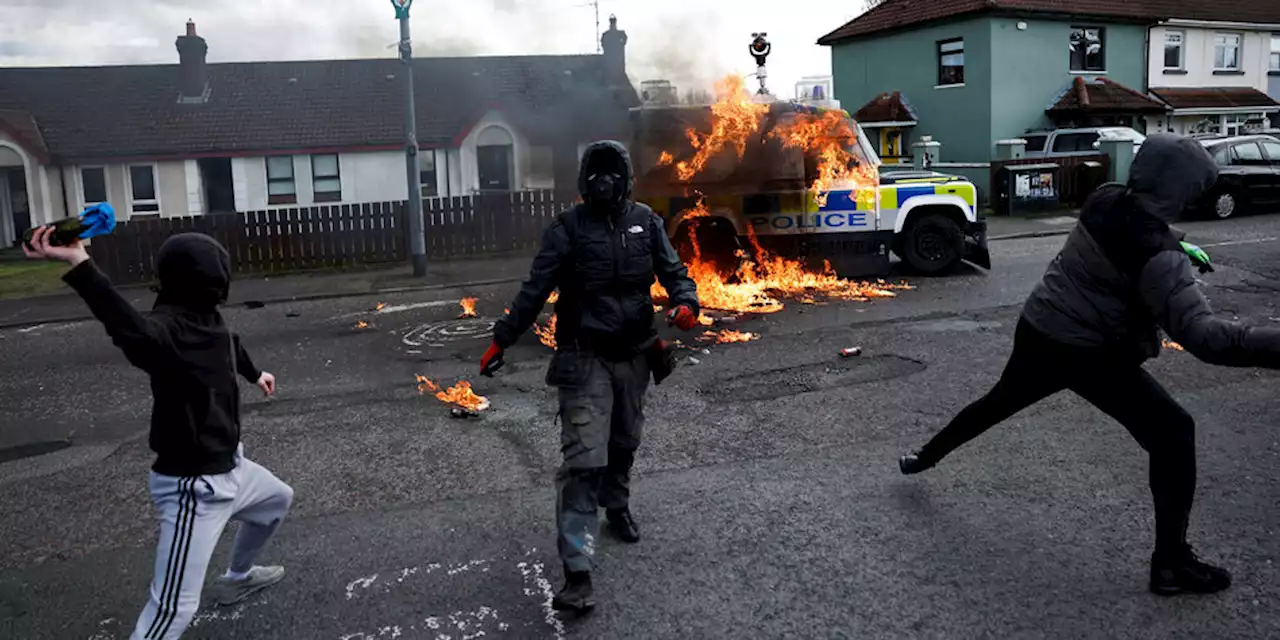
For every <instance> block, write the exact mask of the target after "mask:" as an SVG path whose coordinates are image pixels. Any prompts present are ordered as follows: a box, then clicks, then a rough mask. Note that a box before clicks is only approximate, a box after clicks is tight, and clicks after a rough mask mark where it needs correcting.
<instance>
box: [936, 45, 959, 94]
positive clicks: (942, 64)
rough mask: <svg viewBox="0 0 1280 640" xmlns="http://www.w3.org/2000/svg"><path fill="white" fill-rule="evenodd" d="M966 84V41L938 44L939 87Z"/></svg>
mask: <svg viewBox="0 0 1280 640" xmlns="http://www.w3.org/2000/svg"><path fill="white" fill-rule="evenodd" d="M956 84H964V39H963V38H959V39H956V40H943V41H942V42H939V43H938V86H940V87H945V86H948V85H956Z"/></svg>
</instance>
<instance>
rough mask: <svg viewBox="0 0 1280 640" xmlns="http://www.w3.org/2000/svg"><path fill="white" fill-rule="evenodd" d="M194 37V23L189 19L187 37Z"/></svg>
mask: <svg viewBox="0 0 1280 640" xmlns="http://www.w3.org/2000/svg"><path fill="white" fill-rule="evenodd" d="M195 35H196V23H195V22H194V21H193V20H192V19H191V18H187V36H188V37H193V36H195Z"/></svg>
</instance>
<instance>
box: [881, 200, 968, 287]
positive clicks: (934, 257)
mask: <svg viewBox="0 0 1280 640" xmlns="http://www.w3.org/2000/svg"><path fill="white" fill-rule="evenodd" d="M897 254H898V256H899V257H901V258H902V260H903V261H904V262H906V263H907V266H908V267H909V268H910V269H911V270H912V271H914V272H916V273H920V274H923V275H930V276H932V275H942V274H946V273H950V272H951V271H953V270H954V269H955V268H956V267H957V266H958V265H959V264H960V260H961V257H962V256H963V255H964V233H963V232H962V231H961V230H960V227H959V226H958V225H956V223H955V221H954V220H952V219H951V218H949V217H947V216H945V215H943V214H940V213H930V214H926V215H924V216H921V217H918V218H915V219H913V220H911V222H910V223H909V224H908V225H907V228H906V229H905V230H904V231H903V237H902V239H901V241H900V242H899V248H898V251H897Z"/></svg>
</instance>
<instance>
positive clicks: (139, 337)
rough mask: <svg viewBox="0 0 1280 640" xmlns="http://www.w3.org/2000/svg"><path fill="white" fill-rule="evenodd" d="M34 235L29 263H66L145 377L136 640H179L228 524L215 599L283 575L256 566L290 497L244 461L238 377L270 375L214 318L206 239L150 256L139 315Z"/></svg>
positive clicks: (94, 270)
mask: <svg viewBox="0 0 1280 640" xmlns="http://www.w3.org/2000/svg"><path fill="white" fill-rule="evenodd" d="M52 230H53V229H52V227H46V228H43V229H38V230H36V232H35V233H34V234H33V236H32V238H31V242H30V246H29V247H24V248H23V250H24V251H25V252H26V254H27V256H28V257H30V258H43V259H47V260H61V261H64V262H67V263H68V264H70V265H71V270H70V271H68V272H67V273H66V275H65V276H63V280H65V281H66V282H67V284H69V285H71V287H72V288H73V289H75V291H76V293H78V294H80V297H81V298H83V299H84V301H85V303H86V304H88V306H89V310H90V311H91V312H93V315H94V317H96V318H97V319H98V321H100V322H101V323H102V325H103V327H105V328H106V330H107V334H108V335H110V336H111V340H112V342H114V343H115V345H116V346H117V347H119V348H120V350H121V351H123V352H124V355H125V357H126V358H127V359H128V360H129V362H130V363H132V364H133V365H134V366H135V367H138V368H139V369H142V370H143V371H145V372H146V373H147V374H148V376H149V377H150V378H151V394H152V396H153V397H154V404H153V406H152V410H151V449H152V451H154V452H155V453H156V461H155V463H154V464H153V465H152V467H151V478H150V489H151V498H152V500H153V501H154V502H155V505H156V510H157V512H158V514H159V516H160V540H159V545H158V548H157V551H156V561H155V574H154V577H153V578H152V582H151V588H150V591H149V593H150V599H149V600H148V602H147V605H146V607H145V608H144V609H143V611H142V614H141V615H140V616H139V617H138V622H137V625H136V627H135V629H134V632H133V635H132V636H131V637H132V639H133V640H142V639H146V640H153V639H156V640H160V639H165V638H178V637H180V636H181V635H182V632H183V631H184V630H185V629H186V628H187V625H188V624H189V623H190V622H191V618H192V616H194V615H195V612H196V609H197V608H199V605H200V592H201V590H202V587H203V585H204V577H205V570H206V569H207V568H208V565H209V559H210V556H212V554H213V548H214V545H216V544H217V542H218V538H219V537H220V536H221V535H222V530H223V528H224V527H226V524H227V522H228V521H229V520H237V521H239V522H240V523H241V526H240V532H239V534H238V535H237V536H236V541H235V546H234V549H233V551H232V556H231V567H230V568H229V569H228V570H227V573H226V574H224V575H222V576H221V577H219V578H218V579H217V581H216V582H215V584H214V592H215V601H216V602H217V603H218V604H220V605H228V604H233V603H236V602H239V601H241V600H244V599H245V598H247V597H249V596H250V595H251V594H253V593H255V592H257V591H260V590H262V589H265V588H266V587H269V586H271V585H273V584H275V583H276V582H279V581H280V579H281V578H282V577H284V569H283V568H282V567H263V566H258V565H255V564H254V560H255V559H257V557H258V555H259V554H260V553H261V551H262V549H263V547H264V546H265V545H266V544H267V542H268V541H269V540H270V539H271V537H272V535H274V534H275V531H276V529H277V528H278V527H279V526H280V523H281V521H283V520H284V517H285V514H286V513H287V512H288V510H289V505H290V504H291V503H292V501H293V489H291V488H290V487H289V485H287V484H285V483H283V482H281V481H280V480H279V479H278V478H276V477H275V476H274V475H272V473H271V472H270V471H268V470H266V469H265V468H263V467H262V466H259V465H258V464H256V463H254V462H253V461H251V460H249V459H248V458H246V457H244V455H243V447H242V446H241V444H240V389H239V387H238V386H237V384H236V376H237V374H238V375H239V376H241V377H243V378H245V379H246V380H248V381H250V382H253V383H256V384H257V385H258V387H260V388H261V389H262V391H263V393H265V394H267V395H272V394H274V393H275V384H276V381H275V377H274V376H272V375H271V374H270V373H266V372H264V371H261V370H259V369H258V368H257V367H256V366H254V364H253V361H252V360H251V359H250V358H249V354H248V352H247V351H245V348H244V345H243V344H242V343H241V342H240V337H239V336H237V335H236V334H235V333H234V332H232V331H231V329H230V328H228V327H227V325H226V324H225V323H224V322H223V320H222V315H221V314H219V313H218V305H220V304H222V303H223V302H225V301H226V299H227V292H228V290H229V287H230V283H231V262H230V258H229V256H228V255H227V251H226V249H224V248H223V247H222V245H220V244H218V242H217V241H216V240H214V239H213V238H210V237H209V236H205V235H201V234H195V233H186V234H179V235H175V236H172V237H170V238H169V239H168V240H167V241H166V242H165V243H164V244H163V245H162V246H161V247H160V251H159V253H158V254H157V256H156V265H157V266H156V271H157V274H158V275H159V279H160V288H159V294H158V295H157V297H156V302H155V308H154V309H153V310H152V312H151V314H150V316H149V317H148V316H143V315H141V314H139V313H138V312H137V310H135V309H134V308H133V306H132V305H130V304H129V303H128V301H126V300H125V299H124V298H123V297H121V296H120V294H119V293H117V292H116V290H115V289H114V288H112V286H111V283H110V281H108V280H107V277H106V276H105V275H103V273H102V272H101V271H99V270H98V267H97V266H96V265H94V263H93V260H91V259H90V258H89V254H88V253H87V252H86V251H85V249H84V247H83V246H82V245H81V243H80V241H79V240H77V241H76V242H74V243H72V244H70V245H67V246H54V245H51V244H50V243H49V239H50V237H51V233H52Z"/></svg>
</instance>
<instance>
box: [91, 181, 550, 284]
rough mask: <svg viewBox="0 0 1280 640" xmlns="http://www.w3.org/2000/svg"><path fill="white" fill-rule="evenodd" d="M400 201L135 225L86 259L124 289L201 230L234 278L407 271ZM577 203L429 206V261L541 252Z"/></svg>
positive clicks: (478, 199) (508, 199) (441, 201)
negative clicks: (384, 267) (546, 234)
mask: <svg viewBox="0 0 1280 640" xmlns="http://www.w3.org/2000/svg"><path fill="white" fill-rule="evenodd" d="M405 204H406V203H405V202H404V201H400V202H375V203H364V204H342V205H324V206H311V207H287V208H277V209H269V210H265V211H248V212H244V213H236V214H223V215H204V216H184V217H177V218H158V219H149V220H131V221H125V222H121V223H119V224H117V225H116V229H115V231H114V232H113V233H112V234H110V235H107V236H101V237H98V238H94V240H93V242H92V244H91V246H90V253H92V255H93V257H94V260H95V261H96V262H97V263H98V264H99V265H100V266H101V267H102V269H103V270H104V271H105V272H106V273H107V274H108V275H109V276H110V277H111V278H112V280H114V281H116V282H120V283H139V282H150V281H152V280H154V279H155V255H156V252H157V251H158V250H159V249H160V245H161V244H163V243H164V241H165V240H166V239H168V238H169V236H171V235H174V234H177V233H183V232H189V231H195V232H199V233H204V234H207V235H209V236H212V237H213V238H215V239H217V240H218V241H219V242H221V243H222V245H223V246H225V247H226V248H227V252H228V253H230V254H231V268H232V271H233V272H234V273H236V274H279V273H288V272H295V271H305V270H311V269H326V268H341V267H350V266H356V265H369V264H383V263H395V262H403V261H405V260H406V259H407V258H408V236H407V218H406V214H405V210H406V206H405ZM571 204H572V199H570V198H568V197H565V196H557V195H556V194H555V193H553V192H551V191H522V192H512V193H504V194H485V195H477V196H459V197H452V198H429V199H426V200H424V201H423V225H424V235H425V236H426V245H427V254H428V256H429V257H430V258H435V259H442V258H452V257H460V256H476V255H486V254H493V253H502V252H509V251H520V250H529V249H534V248H536V247H537V246H538V245H539V244H540V242H541V238H542V232H543V230H544V229H545V228H546V227H547V225H549V224H550V222H551V220H553V219H554V218H555V216H556V214H557V213H559V212H560V211H563V210H564V209H565V208H567V207H568V206H570V205H571Z"/></svg>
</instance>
